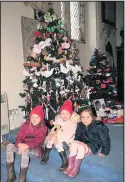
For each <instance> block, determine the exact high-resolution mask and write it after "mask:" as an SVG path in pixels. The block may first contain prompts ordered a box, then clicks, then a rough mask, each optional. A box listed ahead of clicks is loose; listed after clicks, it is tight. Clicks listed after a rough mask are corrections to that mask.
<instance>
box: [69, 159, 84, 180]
mask: <svg viewBox="0 0 125 182" xmlns="http://www.w3.org/2000/svg"><path fill="white" fill-rule="evenodd" d="M81 163H82V159H76V158H75V162H74V167H73V170H72V171H71V172H70V173H69V174H68V176H69V177H71V178H75V177H76V176H77V175H78V174H79V171H80V166H81Z"/></svg>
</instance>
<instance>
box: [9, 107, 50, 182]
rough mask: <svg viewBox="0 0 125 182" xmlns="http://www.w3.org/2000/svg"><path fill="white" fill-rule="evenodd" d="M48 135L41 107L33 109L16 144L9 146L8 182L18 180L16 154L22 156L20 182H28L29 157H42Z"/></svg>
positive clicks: (20, 131)
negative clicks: (15, 169) (15, 163)
mask: <svg viewBox="0 0 125 182" xmlns="http://www.w3.org/2000/svg"><path fill="white" fill-rule="evenodd" d="M46 135H47V127H46V125H45V123H44V112H43V108H42V107H41V106H37V107H35V108H33V109H32V111H31V112H30V115H29V119H28V120H27V121H26V122H25V123H24V124H23V125H22V127H21V129H20V130H19V132H18V134H17V136H16V143H15V144H12V143H10V144H8V145H7V150H6V158H7V163H6V164H7V171H8V178H7V181H6V182H12V181H15V180H16V175H15V171H14V153H17V154H19V155H21V158H22V160H21V170H20V175H19V182H26V173H27V169H28V164H29V156H31V155H35V156H38V157H41V156H42V154H43V148H42V147H43V143H44V139H45V136H46Z"/></svg>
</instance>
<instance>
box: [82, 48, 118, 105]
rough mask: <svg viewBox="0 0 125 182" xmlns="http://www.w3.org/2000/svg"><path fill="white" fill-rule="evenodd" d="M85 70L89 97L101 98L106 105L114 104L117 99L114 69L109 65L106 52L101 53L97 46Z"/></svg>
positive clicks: (93, 98) (92, 98) (91, 98)
mask: <svg viewBox="0 0 125 182" xmlns="http://www.w3.org/2000/svg"><path fill="white" fill-rule="evenodd" d="M87 71H88V74H87V75H86V78H85V79H86V84H87V86H88V89H89V99H90V100H91V101H93V100H96V99H101V98H103V99H104V100H105V104H106V106H107V107H110V106H111V105H114V104H115V102H116V101H117V86H116V80H115V77H116V76H117V74H116V69H115V68H111V67H110V65H109V63H108V61H107V56H106V54H102V53H101V52H100V48H99V47H97V48H96V49H95V50H94V55H93V56H92V57H91V60H90V63H89V67H88V69H87Z"/></svg>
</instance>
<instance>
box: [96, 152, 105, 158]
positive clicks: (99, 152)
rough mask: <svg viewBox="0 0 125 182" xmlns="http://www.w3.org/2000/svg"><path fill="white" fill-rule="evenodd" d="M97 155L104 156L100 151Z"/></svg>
mask: <svg viewBox="0 0 125 182" xmlns="http://www.w3.org/2000/svg"><path fill="white" fill-rule="evenodd" d="M97 155H98V156H99V157H104V156H105V155H104V154H102V153H101V152H99V153H98V154H97Z"/></svg>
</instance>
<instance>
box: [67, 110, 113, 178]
mask: <svg viewBox="0 0 125 182" xmlns="http://www.w3.org/2000/svg"><path fill="white" fill-rule="evenodd" d="M80 118H81V122H80V123H78V125H77V129H76V134H75V139H74V141H73V142H72V143H71V145H70V155H69V159H68V168H67V169H66V170H64V171H63V173H64V174H66V175H68V176H69V177H72V178H74V177H76V176H77V175H78V173H79V171H80V165H81V162H82V159H83V158H84V157H86V156H88V155H90V154H97V155H98V156H99V157H104V156H105V155H108V154H109V152H110V138H109V130H108V128H107V127H106V126H105V125H104V124H103V123H102V122H101V121H96V120H94V119H95V118H94V116H93V113H92V110H91V108H86V109H84V110H82V111H81V114H80ZM100 149H101V152H99V150H100Z"/></svg>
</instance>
